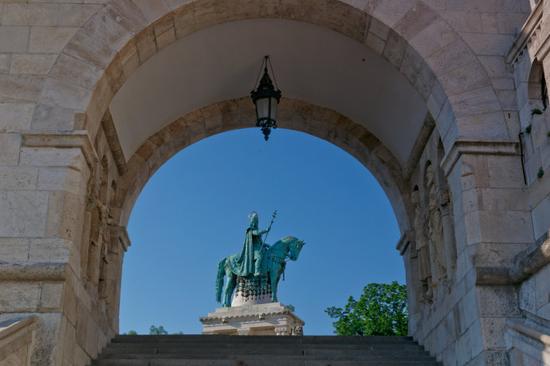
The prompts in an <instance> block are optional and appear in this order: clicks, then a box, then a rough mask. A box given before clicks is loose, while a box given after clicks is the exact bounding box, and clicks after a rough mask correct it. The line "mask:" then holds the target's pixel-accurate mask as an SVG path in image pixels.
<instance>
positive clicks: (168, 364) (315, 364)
mask: <svg viewBox="0 0 550 366" xmlns="http://www.w3.org/2000/svg"><path fill="white" fill-rule="evenodd" d="M92 365H93V366H130V365H131V366H176V365H178V366H273V365H281V366H352V365H354V366H355V365H368V366H375V365H376V366H421V365H422V366H424V365H425V366H437V365H440V364H439V363H437V362H436V361H435V360H434V359H433V358H432V357H430V355H429V354H428V353H427V352H426V351H424V349H423V348H422V347H420V346H419V345H418V344H416V343H415V342H414V341H413V340H412V339H411V338H410V337H336V336H304V337H275V336H223V335H210V336H204V335H168V336H117V337H115V338H114V339H113V341H112V342H111V343H110V344H109V345H108V346H107V347H106V348H105V349H104V350H103V352H102V353H101V355H100V356H99V358H98V359H97V360H95V361H93V363H92Z"/></svg>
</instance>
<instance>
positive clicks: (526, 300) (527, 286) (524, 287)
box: [519, 276, 537, 314]
mask: <svg viewBox="0 0 550 366" xmlns="http://www.w3.org/2000/svg"><path fill="white" fill-rule="evenodd" d="M519 307H520V308H521V309H522V310H526V311H529V312H531V313H533V314H535V313H536V312H537V292H536V280H535V276H533V277H531V278H529V279H528V280H526V281H524V282H523V283H522V284H521V286H520V287H519Z"/></svg>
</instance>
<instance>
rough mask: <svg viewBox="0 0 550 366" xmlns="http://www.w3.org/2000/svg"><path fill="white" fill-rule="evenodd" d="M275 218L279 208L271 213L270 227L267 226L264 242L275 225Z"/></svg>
mask: <svg viewBox="0 0 550 366" xmlns="http://www.w3.org/2000/svg"><path fill="white" fill-rule="evenodd" d="M275 218H277V210H275V211H273V214H272V215H271V222H270V223H269V227H268V228H267V232H266V233H265V237H264V239H263V242H264V243H265V241H266V240H267V236H268V235H269V232H270V231H271V226H272V225H273V222H275Z"/></svg>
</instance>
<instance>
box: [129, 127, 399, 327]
mask: <svg viewBox="0 0 550 366" xmlns="http://www.w3.org/2000/svg"><path fill="white" fill-rule="evenodd" d="M275 209H276V210H278V211H279V215H278V218H277V221H276V222H275V224H274V225H273V229H272V231H271V233H270V234H269V238H268V240H267V241H268V243H273V242H274V241H276V240H277V239H280V238H281V237H283V236H286V235H294V236H296V237H298V238H300V239H302V240H304V241H305V242H306V245H305V247H304V249H303V250H302V253H301V256H300V258H299V260H298V261H297V262H289V264H288V265H287V270H286V280H285V281H282V282H281V283H280V285H279V293H280V296H279V300H280V301H281V302H282V303H284V304H292V305H294V306H295V308H296V313H297V315H298V316H300V317H301V318H302V319H303V320H304V321H305V322H306V325H305V328H304V331H305V333H306V334H332V320H331V319H330V318H329V317H328V316H327V315H326V314H325V313H324V309H325V308H327V307H329V306H332V305H337V306H342V305H344V304H345V302H346V299H347V297H348V296H349V295H354V296H358V295H359V294H360V293H361V290H362V288H363V286H365V285H366V284H367V283H370V282H391V281H393V280H397V281H399V282H400V283H404V281H405V275H404V267H403V262H402V259H401V257H400V256H399V254H398V252H397V251H396V250H395V244H396V242H397V240H398V239H399V230H398V227H397V223H396V220H395V216H394V214H393V211H392V208H391V206H390V204H389V201H388V199H387V197H386V195H385V194H384V192H383V191H382V189H381V187H380V186H379V184H378V182H377V181H376V180H375V179H374V177H373V176H372V175H371V174H370V172H369V171H368V170H367V169H366V168H365V167H364V166H363V165H362V164H361V163H360V162H358V161H357V160H356V159H355V158H353V157H352V156H351V155H349V154H348V153H346V152H345V151H343V150H341V149H340V148H338V147H336V146H334V145H332V144H330V143H328V142H326V141H323V140H321V139H318V138H316V137H312V136H310V135H307V134H304V133H301V132H295V131H289V130H284V129H278V130H275V131H274V132H273V133H272V136H271V138H270V140H269V142H268V143H266V142H265V141H264V140H263V138H262V135H261V132H260V131H259V130H257V129H244V130H237V131H231V132H226V133H223V134H219V135H216V136H212V137H210V138H207V139H205V140H202V141H199V142H197V143H195V144H194V145H192V146H190V147H188V148H186V149H184V150H183V151H181V152H180V153H179V154H177V155H176V156H175V157H173V158H172V159H171V160H169V161H168V162H167V163H166V164H165V165H164V166H162V167H161V168H160V169H159V171H158V172H157V173H156V174H155V175H154V176H153V177H152V178H151V179H150V181H149V182H148V183H147V185H146V186H145V188H144V190H143V192H142V193H141V195H140V196H139V198H138V200H137V202H136V205H135V207H134V210H133V212H132V216H131V218H130V223H129V227H128V231H129V234H130V238H131V240H132V246H131V247H130V248H129V250H128V252H127V253H126V256H125V261H124V268H123V278H122V299H121V309H120V331H121V332H126V331H128V330H130V329H132V330H136V331H138V332H139V333H147V332H148V329H149V326H150V325H152V324H155V325H164V327H165V328H166V329H167V330H168V331H169V332H178V331H182V332H184V333H186V334H190V333H200V331H201V326H200V323H199V320H198V318H199V317H200V316H202V315H206V314H207V313H208V312H211V311H213V310H214V309H215V308H216V307H217V306H218V304H216V302H215V298H214V285H215V277H216V270H217V264H218V262H219V261H220V260H221V259H222V258H223V257H225V256H227V255H229V254H233V253H236V252H239V251H240V250H241V247H242V243H243V240H244V230H245V229H246V228H247V225H248V219H247V216H248V214H249V212H250V211H252V210H256V211H257V212H258V213H259V214H260V226H261V227H262V228H263V227H266V226H267V225H268V224H269V220H270V218H271V213H272V212H273V210H275Z"/></svg>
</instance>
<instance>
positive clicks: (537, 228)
mask: <svg viewBox="0 0 550 366" xmlns="http://www.w3.org/2000/svg"><path fill="white" fill-rule="evenodd" d="M531 215H532V217H533V229H534V232H535V238H540V237H542V236H543V235H544V234H546V233H547V232H548V230H549V229H550V196H547V197H546V198H545V199H543V200H542V201H541V202H540V203H539V204H537V206H536V207H534V208H533V211H532V213H531Z"/></svg>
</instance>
